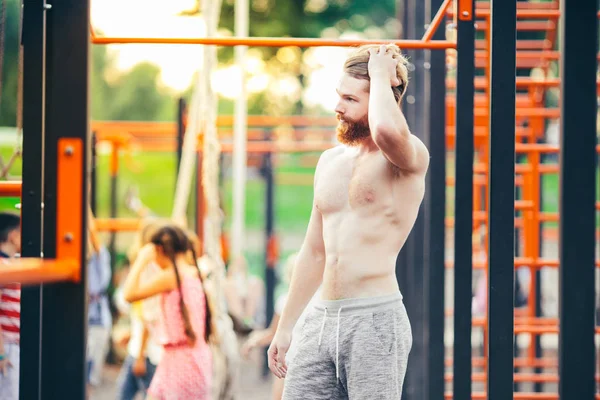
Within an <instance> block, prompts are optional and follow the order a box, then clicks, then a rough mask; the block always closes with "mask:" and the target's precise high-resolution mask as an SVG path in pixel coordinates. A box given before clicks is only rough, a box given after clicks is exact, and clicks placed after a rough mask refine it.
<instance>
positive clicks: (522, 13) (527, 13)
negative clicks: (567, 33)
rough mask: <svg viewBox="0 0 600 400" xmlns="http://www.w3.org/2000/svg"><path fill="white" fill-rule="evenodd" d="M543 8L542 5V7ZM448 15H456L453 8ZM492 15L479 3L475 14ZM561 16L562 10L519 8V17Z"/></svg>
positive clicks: (541, 17) (478, 15) (544, 17)
mask: <svg viewBox="0 0 600 400" xmlns="http://www.w3.org/2000/svg"><path fill="white" fill-rule="evenodd" d="M540 8H541V7H540ZM448 15H449V16H454V10H453V9H452V8H450V10H448ZM490 15H491V11H490V9H489V8H488V9H485V8H480V7H479V3H478V4H477V9H476V10H475V16H476V17H479V18H482V17H489V16H490ZM559 17H560V11H559V10H552V9H550V10H548V9H545V10H543V9H537V10H536V9H522V8H521V9H517V18H523V19H549V18H559Z"/></svg>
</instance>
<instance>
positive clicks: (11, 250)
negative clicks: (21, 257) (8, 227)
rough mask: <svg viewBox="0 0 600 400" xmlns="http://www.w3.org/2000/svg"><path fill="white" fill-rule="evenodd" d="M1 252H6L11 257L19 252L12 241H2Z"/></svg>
mask: <svg viewBox="0 0 600 400" xmlns="http://www.w3.org/2000/svg"><path fill="white" fill-rule="evenodd" d="M0 252H2V253H4V254H6V255H7V256H9V257H14V256H15V254H17V251H16V250H15V247H14V246H13V245H12V244H10V243H0Z"/></svg>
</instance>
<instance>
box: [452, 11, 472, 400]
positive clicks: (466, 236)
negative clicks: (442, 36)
mask: <svg viewBox="0 0 600 400" xmlns="http://www.w3.org/2000/svg"><path fill="white" fill-rule="evenodd" d="M474 9H475V1H473V6H472V10H474ZM456 68H457V70H456V118H455V120H456V154H455V158H456V160H455V174H456V179H455V182H456V183H455V186H454V190H455V193H454V352H453V360H454V362H453V381H452V391H453V394H454V399H456V400H466V399H469V400H470V399H471V371H472V365H471V330H472V329H471V314H472V313H471V302H472V280H473V241H472V235H473V158H474V142H473V140H474V136H473V133H474V131H473V124H474V112H473V107H474V101H475V100H474V96H475V86H474V81H473V80H474V77H475V26H474V16H473V15H459V16H458V18H457V66H456Z"/></svg>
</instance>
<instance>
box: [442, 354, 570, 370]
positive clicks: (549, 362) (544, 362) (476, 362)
mask: <svg viewBox="0 0 600 400" xmlns="http://www.w3.org/2000/svg"><path fill="white" fill-rule="evenodd" d="M471 360H472V363H473V367H474V368H481V367H484V366H485V364H486V361H485V359H484V358H483V357H472V358H471ZM452 362H453V360H452V358H446V359H445V360H444V364H445V365H446V366H447V367H452ZM514 365H515V367H539V368H547V369H550V368H556V367H558V358H556V357H542V358H537V359H536V358H534V359H530V358H527V357H517V358H515V359H514Z"/></svg>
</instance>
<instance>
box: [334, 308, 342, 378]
mask: <svg viewBox="0 0 600 400" xmlns="http://www.w3.org/2000/svg"><path fill="white" fill-rule="evenodd" d="M342 308H343V307H340V309H339V310H338V316H337V333H336V334H335V377H336V378H337V379H340V315H341V314H342Z"/></svg>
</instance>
